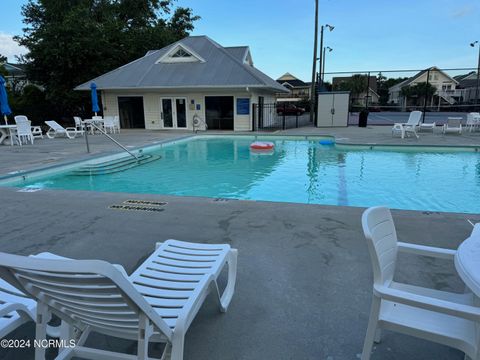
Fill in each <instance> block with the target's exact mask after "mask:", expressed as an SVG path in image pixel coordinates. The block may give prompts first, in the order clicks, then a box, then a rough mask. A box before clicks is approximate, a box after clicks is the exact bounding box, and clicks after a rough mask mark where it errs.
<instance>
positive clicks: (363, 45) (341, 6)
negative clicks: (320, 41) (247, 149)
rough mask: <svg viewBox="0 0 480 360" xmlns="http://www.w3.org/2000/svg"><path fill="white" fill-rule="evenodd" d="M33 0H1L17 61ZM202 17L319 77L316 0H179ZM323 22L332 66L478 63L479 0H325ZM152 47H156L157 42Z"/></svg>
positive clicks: (213, 32) (272, 62) (227, 39)
mask: <svg viewBox="0 0 480 360" xmlns="http://www.w3.org/2000/svg"><path fill="white" fill-rule="evenodd" d="M25 2H26V1H25V0H1V1H0V14H1V19H2V21H1V22H0V54H3V55H6V56H8V58H9V60H10V61H14V56H15V55H19V54H21V53H23V52H25V51H26V50H25V49H22V48H20V47H19V46H18V45H17V44H16V43H15V42H14V41H13V40H12V36H13V35H17V34H21V31H22V27H23V24H22V17H21V14H20V9H21V5H22V4H23V3H25ZM177 4H178V5H180V6H187V7H191V8H193V10H194V12H195V14H198V15H200V16H201V17H202V19H201V20H200V21H198V22H197V23H196V29H195V30H194V32H193V34H194V35H208V36H209V37H211V38H212V39H214V40H216V41H217V42H219V43H220V44H222V45H224V46H234V45H249V46H250V48H251V51H252V55H253V60H254V63H255V66H256V67H258V68H259V69H260V70H262V71H263V72H265V73H267V74H268V75H270V76H271V77H273V78H277V77H279V76H280V75H282V74H283V73H285V72H287V71H288V72H290V73H292V74H293V75H295V76H297V77H299V78H301V79H302V80H309V79H310V77H311V63H312V57H313V14H314V1H313V0H295V1H293V0H275V1H274V0H262V1H260V0H241V1H218V0H178V1H177ZM319 14H320V15H319V17H320V24H326V23H329V24H332V25H334V26H335V30H334V31H333V32H331V33H330V32H326V33H325V45H328V46H330V47H332V48H333V49H334V50H333V52H332V53H330V54H329V56H328V58H327V62H326V71H327V72H329V71H355V70H373V71H377V70H388V69H424V68H427V67H430V66H434V65H436V66H439V67H443V68H458V67H461V68H467V67H468V68H473V67H476V66H477V56H478V48H477V49H473V48H471V47H470V46H469V43H470V42H472V41H474V40H480V21H479V20H478V19H480V1H478V0H402V1H395V2H394V1H386V0H364V1H358V0H343V1H342V0H320V12H319ZM152 48H156V46H155V44H152Z"/></svg>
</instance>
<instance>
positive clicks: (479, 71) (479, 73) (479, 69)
mask: <svg viewBox="0 0 480 360" xmlns="http://www.w3.org/2000/svg"><path fill="white" fill-rule="evenodd" d="M476 44H478V66H477V86H476V88H475V104H478V100H479V99H478V86H479V84H480V43H479V42H478V40H477V41H474V42H472V43H470V46H471V47H475V45H476Z"/></svg>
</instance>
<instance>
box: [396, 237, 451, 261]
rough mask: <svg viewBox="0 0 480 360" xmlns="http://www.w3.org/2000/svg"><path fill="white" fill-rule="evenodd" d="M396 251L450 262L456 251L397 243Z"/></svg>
mask: <svg viewBox="0 0 480 360" xmlns="http://www.w3.org/2000/svg"><path fill="white" fill-rule="evenodd" d="M397 244H398V251H401V252H404V253H408V254H415V255H421V256H428V257H434V258H438V259H446V260H452V261H453V259H454V257H455V253H456V252H457V251H456V250H451V249H443V248H437V247H432V246H425V245H417V244H411V243H405V242H401V241H399V242H398V243H397Z"/></svg>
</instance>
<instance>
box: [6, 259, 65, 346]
mask: <svg viewBox="0 0 480 360" xmlns="http://www.w3.org/2000/svg"><path fill="white" fill-rule="evenodd" d="M33 257H36V258H42V259H63V258H62V257H60V256H57V255H54V254H51V253H41V254H37V255H34V256H33ZM36 309H37V302H36V301H35V300H33V299H32V298H30V297H28V296H27V295H25V294H24V293H22V292H21V291H19V290H18V289H17V288H15V287H13V286H12V285H10V284H9V283H7V282H6V281H4V280H2V279H0V338H4V337H5V336H6V335H8V334H9V333H10V332H12V331H13V330H15V329H16V328H17V327H19V326H21V325H23V324H24V323H26V322H29V321H35V314H36ZM47 332H48V334H49V335H50V336H53V337H59V336H60V328H59V327H51V326H49V327H48V329H47Z"/></svg>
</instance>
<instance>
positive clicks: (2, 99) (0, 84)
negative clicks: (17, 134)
mask: <svg viewBox="0 0 480 360" xmlns="http://www.w3.org/2000/svg"><path fill="white" fill-rule="evenodd" d="M5 84H6V81H5V79H4V78H3V77H2V76H0V112H1V113H2V114H3V118H4V119H5V125H8V119H7V115H10V114H11V113H12V110H10V106H8V96H7V89H6V88H5Z"/></svg>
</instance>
